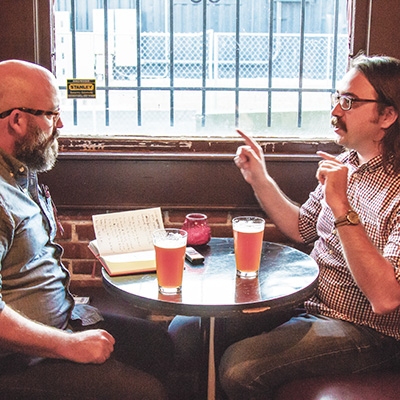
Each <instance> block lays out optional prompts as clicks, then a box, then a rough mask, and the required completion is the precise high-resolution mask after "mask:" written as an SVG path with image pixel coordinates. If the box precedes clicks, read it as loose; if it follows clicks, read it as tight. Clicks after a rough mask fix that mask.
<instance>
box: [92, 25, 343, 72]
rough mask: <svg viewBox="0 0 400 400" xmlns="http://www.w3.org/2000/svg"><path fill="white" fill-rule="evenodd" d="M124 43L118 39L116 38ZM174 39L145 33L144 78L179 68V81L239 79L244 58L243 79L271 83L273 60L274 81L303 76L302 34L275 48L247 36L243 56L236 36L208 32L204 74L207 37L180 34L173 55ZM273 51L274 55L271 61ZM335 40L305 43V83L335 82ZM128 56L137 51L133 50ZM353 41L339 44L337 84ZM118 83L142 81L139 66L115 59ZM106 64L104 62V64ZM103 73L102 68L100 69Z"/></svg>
mask: <svg viewBox="0 0 400 400" xmlns="http://www.w3.org/2000/svg"><path fill="white" fill-rule="evenodd" d="M114 40H115V41H117V40H119V39H118V37H115V38H114ZM169 40H170V38H169V35H168V34H165V33H143V34H142V35H141V41H140V54H139V58H138V60H139V62H140V66H141V76H142V77H143V78H170V71H171V69H170V66H171V62H172V63H173V64H172V65H173V73H174V77H175V78H181V79H200V78H201V77H202V76H203V73H205V74H206V78H207V79H233V78H235V76H236V61H237V60H236V57H237V54H238V55H239V60H238V61H239V65H240V68H239V78H248V79H252V78H267V77H268V76H269V68H270V56H271V57H272V59H271V67H272V75H271V77H272V78H281V79H293V78H298V77H299V73H300V56H301V54H300V53H301V41H300V37H299V35H296V34H274V35H273V37H272V40H273V43H272V46H270V37H269V35H268V34H262V33H251V34H250V33H249V34H241V35H240V42H239V46H238V51H237V48H236V36H235V34H234V33H216V32H213V31H208V32H207V37H206V40H205V49H204V51H205V60H206V68H205V69H203V56H204V54H203V42H204V41H203V35H202V33H197V34H196V33H186V34H178V33H177V34H174V39H173V52H170V49H169V46H170V44H169ZM270 47H272V54H271V55H270ZM334 49H335V46H334V37H333V35H327V34H309V35H305V37H304V45H303V54H304V56H303V60H302V65H303V78H305V79H316V80H326V79H328V80H329V79H332V73H333V70H332V68H333V59H334V57H335V55H334V53H333V52H334ZM126 51H133V49H129V48H127V49H126ZM347 53H348V38H347V36H346V35H339V36H338V38H337V55H336V60H337V66H336V78H338V79H340V78H341V77H342V76H343V74H344V73H345V71H346V60H347ZM112 60H113V61H112V71H113V78H114V79H115V80H127V79H128V80H130V79H136V76H137V66H136V65H118V64H117V62H116V60H115V57H113V58H112ZM100 61H104V59H101V58H100ZM96 69H97V70H101V69H102V68H101V66H99V67H97V68H96Z"/></svg>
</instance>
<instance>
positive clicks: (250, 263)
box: [232, 217, 265, 278]
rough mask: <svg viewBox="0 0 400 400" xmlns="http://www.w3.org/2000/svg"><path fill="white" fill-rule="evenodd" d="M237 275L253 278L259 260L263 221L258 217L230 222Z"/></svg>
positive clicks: (257, 268)
mask: <svg viewBox="0 0 400 400" xmlns="http://www.w3.org/2000/svg"><path fill="white" fill-rule="evenodd" d="M232 227H233V239H234V248H235V259H236V270H237V275H238V276H240V277H241V278H255V277H256V276H257V275H258V270H259V268H260V260H261V250H262V242H263V236H264V227H265V221H264V220H263V219H262V218H259V217H236V218H234V219H233V220H232Z"/></svg>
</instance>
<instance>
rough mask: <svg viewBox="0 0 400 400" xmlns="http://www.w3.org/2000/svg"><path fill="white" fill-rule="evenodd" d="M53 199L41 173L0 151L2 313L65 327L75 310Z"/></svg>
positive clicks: (0, 287) (0, 275) (0, 296)
mask: <svg viewBox="0 0 400 400" xmlns="http://www.w3.org/2000/svg"><path fill="white" fill-rule="evenodd" d="M56 230H57V227H56V223H55V219H54V215H53V208H52V202H51V198H50V197H49V195H48V194H47V196H46V193H42V191H41V190H40V188H39V186H38V181H37V175H36V174H35V173H31V172H29V170H28V169H27V167H26V166H25V165H23V164H22V163H21V162H19V161H18V160H16V159H15V158H13V157H11V156H10V155H8V154H6V153H5V152H3V151H2V150H1V149H0V277H1V281H0V290H1V291H0V311H1V310H2V309H3V308H4V305H5V303H7V304H8V305H9V306H10V307H12V308H13V309H14V310H16V311H19V312H21V313H22V314H24V315H25V316H27V317H28V318H31V319H33V320H35V321H38V322H41V323H43V324H46V325H50V326H54V327H57V328H62V329H64V328H66V326H67V324H68V320H69V318H70V317H71V313H72V310H73V307H74V300H73V297H72V296H71V294H70V293H69V291H68V290H67V288H68V284H69V280H70V276H69V273H68V271H67V269H66V268H65V267H64V266H63V265H62V262H61V256H62V253H63V250H62V248H61V247H60V246H59V245H58V244H56V243H55V242H54V239H55V235H56Z"/></svg>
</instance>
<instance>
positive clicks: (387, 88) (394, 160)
mask: <svg viewBox="0 0 400 400" xmlns="http://www.w3.org/2000/svg"><path fill="white" fill-rule="evenodd" d="M352 67H353V68H355V69H357V70H358V71H360V72H362V73H363V74H364V75H365V77H366V78H367V79H368V81H369V82H370V83H371V85H372V86H373V87H374V89H375V91H376V93H377V94H378V100H379V102H380V103H379V104H378V112H379V113H382V112H383V111H384V109H385V108H386V107H388V106H391V107H393V108H394V109H395V111H396V112H397V113H398V114H399V112H400V60H398V59H397V58H394V57H388V56H371V57H367V56H365V55H363V54H361V55H358V56H357V57H356V58H354V60H353V62H352ZM381 148H382V157H383V165H384V167H385V169H386V170H388V167H389V166H390V165H391V166H392V167H393V170H394V172H395V173H400V121H399V117H397V119H396V121H395V122H394V123H393V124H392V125H391V126H390V127H389V128H387V129H386V133H385V135H384V137H383V138H382V140H381Z"/></svg>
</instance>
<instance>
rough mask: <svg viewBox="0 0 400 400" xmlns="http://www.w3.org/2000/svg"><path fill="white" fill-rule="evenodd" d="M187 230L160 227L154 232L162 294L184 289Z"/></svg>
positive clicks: (158, 279)
mask: <svg viewBox="0 0 400 400" xmlns="http://www.w3.org/2000/svg"><path fill="white" fill-rule="evenodd" d="M186 241H187V232H186V231H184V230H182V229H173V228H167V229H158V230H156V231H154V232H153V244H154V249H155V252H156V272H157V281H158V289H159V291H160V293H162V294H176V293H180V292H181V291H182V277H183V268H184V265H185V250H186Z"/></svg>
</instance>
